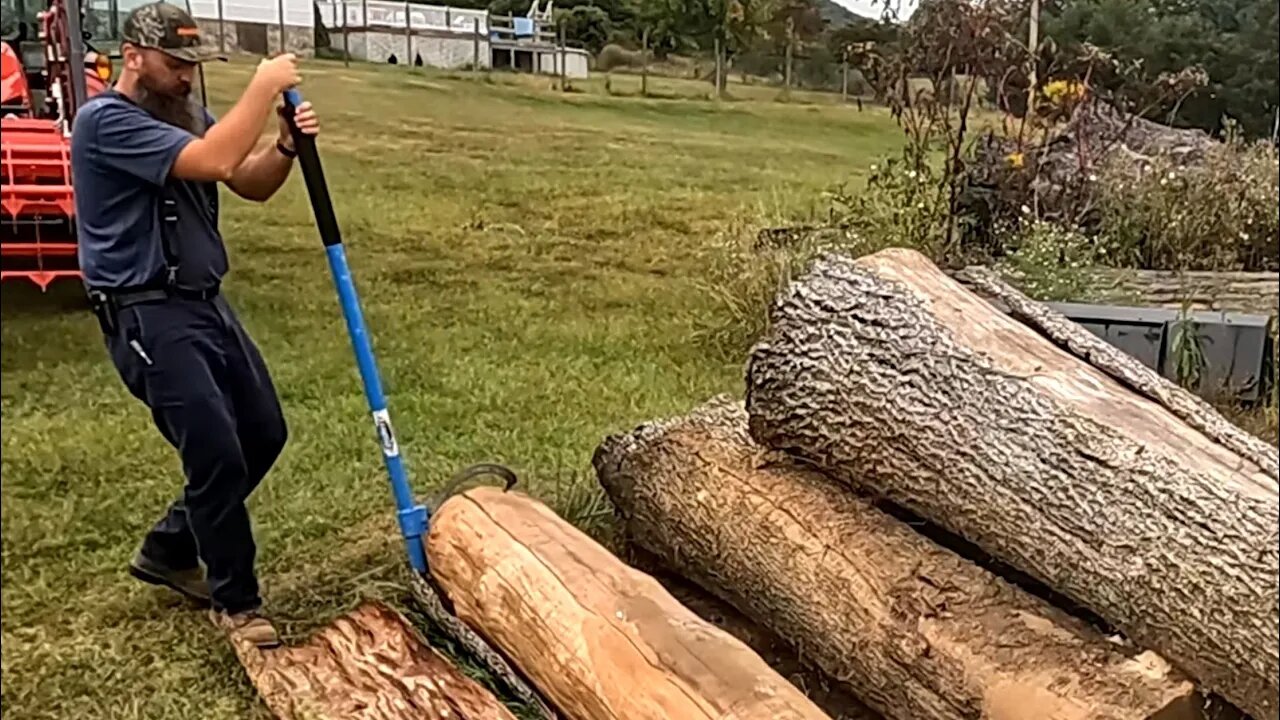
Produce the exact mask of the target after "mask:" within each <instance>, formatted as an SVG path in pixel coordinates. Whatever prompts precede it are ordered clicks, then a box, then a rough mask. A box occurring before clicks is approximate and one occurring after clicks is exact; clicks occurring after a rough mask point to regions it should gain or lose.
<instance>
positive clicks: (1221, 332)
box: [1048, 303, 1276, 401]
mask: <svg viewBox="0 0 1280 720" xmlns="http://www.w3.org/2000/svg"><path fill="white" fill-rule="evenodd" d="M1048 305H1049V306H1050V307H1052V308H1053V309H1055V310H1057V311H1058V312H1060V313H1062V314H1063V315H1066V316H1067V317H1068V318H1070V319H1071V320H1072V321H1074V322H1076V323H1078V324H1079V325H1082V326H1083V327H1085V328H1088V329H1089V330H1090V331H1091V332H1092V333H1093V334H1095V335H1097V336H1098V337H1100V338H1102V339H1103V340H1106V341H1107V342H1108V343H1110V344H1111V345H1114V346H1115V347H1117V348H1119V349H1120V350H1123V351H1124V352H1126V353H1128V354H1129V355H1132V356H1133V357H1134V358H1136V359H1137V360H1138V361H1140V362H1141V363H1142V364H1143V365H1146V366H1147V367H1149V368H1151V369H1153V370H1156V371H1158V372H1159V373H1160V374H1161V375H1163V376H1164V377H1166V378H1169V379H1170V380H1173V381H1175V382H1176V381H1177V377H1178V368H1177V364H1178V361H1177V346H1176V344H1175V342H1176V340H1175V338H1176V337H1177V336H1178V328H1179V323H1180V321H1181V320H1182V316H1181V313H1179V312H1178V311H1177V310H1167V309H1163V308H1138V307H1123V306H1115V305H1085V304H1080V303H1048ZM1186 319H1187V320H1189V321H1190V322H1191V324H1192V325H1191V326H1192V327H1194V329H1195V334H1196V337H1197V339H1198V341H1199V346H1200V352H1201V354H1202V357H1203V364H1202V366H1201V371H1200V372H1201V378H1200V384H1199V387H1198V388H1197V390H1198V393H1199V394H1200V395H1202V396H1205V397H1214V396H1217V397H1221V396H1223V395H1227V396H1230V397H1234V398H1236V399H1239V400H1244V401H1254V400H1259V399H1262V398H1264V397H1265V396H1266V393H1267V392H1268V391H1269V390H1270V386H1269V384H1268V383H1269V382H1270V377H1271V374H1272V372H1273V370H1272V368H1273V367H1274V363H1275V361H1276V360H1275V358H1274V357H1273V356H1272V351H1271V347H1272V345H1271V337H1270V333H1269V329H1270V328H1269V323H1270V319H1269V318H1268V317H1267V316H1266V315H1248V314H1244V313H1229V312H1221V311H1200V312H1191V313H1189V314H1188V316H1187V318H1186Z"/></svg>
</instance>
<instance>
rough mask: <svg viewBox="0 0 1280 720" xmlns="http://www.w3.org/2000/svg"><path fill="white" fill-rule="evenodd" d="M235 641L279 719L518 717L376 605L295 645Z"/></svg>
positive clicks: (399, 619)
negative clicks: (273, 646)
mask: <svg viewBox="0 0 1280 720" xmlns="http://www.w3.org/2000/svg"><path fill="white" fill-rule="evenodd" d="M233 645H234V647H235V651H236V655H237V656H238V657H239V658H240V663H241V664H242V665H243V666H244V668H245V671H246V673H247V674H248V675H249V679H250V680H251V681H252V682H253V685H254V687H256V688H257V690H258V693H259V695H261V697H262V700H263V702H264V703H265V704H266V706H267V708H268V709H269V710H270V711H271V713H272V714H273V715H274V716H275V717H277V718H280V720H419V719H420V718H453V719H456V720H515V716H514V715H513V714H511V712H510V711H508V710H507V709H506V707H505V706H504V705H503V704H502V703H500V702H498V700H497V699H496V698H495V697H494V696H493V695H492V694H490V693H489V691H488V690H486V689H485V688H484V687H483V686H481V685H479V684H478V683H476V682H475V681H474V680H472V679H470V678H468V677H467V676H465V675H463V674H462V673H461V672H459V671H458V669H457V668H455V667H454V666H453V665H452V664H451V663H450V662H449V661H448V660H447V659H445V657H444V656H443V655H440V654H439V653H438V652H436V651H435V650H433V649H432V648H431V647H430V646H429V645H427V643H426V641H425V640H424V639H423V638H422V637H421V635H420V634H419V633H418V632H417V630H415V629H414V628H413V626H412V625H410V624H409V622H408V621H407V620H405V618H404V617H403V616H401V615H400V613H398V612H396V611H395V610H392V609H391V608H389V607H387V606H385V605H382V604H381V603H374V602H371V603H366V604H364V605H362V606H360V607H359V608H357V609H356V610H354V611H353V612H351V613H348V614H346V615H343V616H342V617H339V618H338V619H337V620H335V621H334V622H333V623H331V624H330V625H328V626H326V627H325V628H324V629H323V630H321V631H320V632H318V633H316V634H315V635H314V636H313V637H311V638H310V639H309V640H308V641H307V642H305V643H303V644H302V645H299V646H295V647H289V646H285V647H281V648H276V649H272V650H265V651H264V650H259V649H258V648H256V647H254V646H253V645H252V644H250V643H246V642H243V641H233Z"/></svg>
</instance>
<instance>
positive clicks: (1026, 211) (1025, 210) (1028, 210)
mask: <svg viewBox="0 0 1280 720" xmlns="http://www.w3.org/2000/svg"><path fill="white" fill-rule="evenodd" d="M1022 214H1023V215H1030V214H1031V208H1029V207H1027V206H1026V205H1023V206H1022Z"/></svg>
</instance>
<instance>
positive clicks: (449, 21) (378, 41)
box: [316, 0, 589, 78]
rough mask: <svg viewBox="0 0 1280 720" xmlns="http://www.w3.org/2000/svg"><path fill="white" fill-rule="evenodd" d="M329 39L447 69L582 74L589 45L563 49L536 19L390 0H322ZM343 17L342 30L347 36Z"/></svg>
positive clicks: (370, 53)
mask: <svg viewBox="0 0 1280 720" xmlns="http://www.w3.org/2000/svg"><path fill="white" fill-rule="evenodd" d="M316 8H317V9H318V10H319V15H320V22H321V23H323V25H324V27H325V29H326V30H327V31H328V36H329V45H330V46H331V47H332V48H333V49H334V50H335V51H338V52H341V51H342V50H343V48H344V43H345V47H346V51H347V52H349V53H350V55H351V58H352V59H356V60H365V61H368V62H377V63H385V62H395V63H397V64H408V65H418V64H421V65H424V66H427V67H437V68H446V69H467V68H473V67H474V68H479V69H485V68H503V67H511V68H516V69H519V70H523V71H526V72H537V73H543V74H548V75H558V74H559V73H560V65H561V61H562V60H563V64H564V67H565V73H566V76H567V77H569V78H585V77H587V75H588V72H589V70H588V67H589V58H588V54H587V52H586V51H585V50H580V49H577V48H562V47H559V44H558V43H557V41H556V38H555V35H554V32H553V31H550V30H547V29H546V28H545V27H543V26H542V25H541V23H540V22H539V20H544V21H545V18H508V17H495V16H491V15H490V14H489V13H488V12H487V11H485V10H470V9H465V8H454V7H447V6H441V5H416V4H412V3H404V2H391V1H390V0H317V2H316ZM344 23H345V37H344V32H343V31H344Z"/></svg>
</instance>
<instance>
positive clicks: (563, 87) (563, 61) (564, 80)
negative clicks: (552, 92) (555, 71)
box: [559, 23, 569, 92]
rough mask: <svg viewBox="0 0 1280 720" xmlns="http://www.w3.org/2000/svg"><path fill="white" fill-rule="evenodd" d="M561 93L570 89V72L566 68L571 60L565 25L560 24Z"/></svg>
mask: <svg viewBox="0 0 1280 720" xmlns="http://www.w3.org/2000/svg"><path fill="white" fill-rule="evenodd" d="M559 30H560V92H564V91H565V90H566V89H567V87H568V84H567V83H568V78H569V71H568V69H567V68H566V67H565V64H566V61H567V60H568V58H569V53H568V51H567V50H566V48H565V45H564V23H560V28H559Z"/></svg>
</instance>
